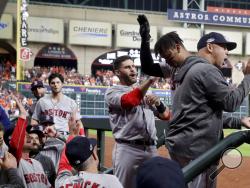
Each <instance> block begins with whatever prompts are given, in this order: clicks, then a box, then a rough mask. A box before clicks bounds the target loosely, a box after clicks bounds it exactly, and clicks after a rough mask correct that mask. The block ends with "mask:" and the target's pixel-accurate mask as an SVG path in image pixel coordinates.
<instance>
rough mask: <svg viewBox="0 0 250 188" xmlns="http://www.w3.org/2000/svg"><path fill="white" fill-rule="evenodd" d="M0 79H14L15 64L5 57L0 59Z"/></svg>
mask: <svg viewBox="0 0 250 188" xmlns="http://www.w3.org/2000/svg"><path fill="white" fill-rule="evenodd" d="M0 72H1V74H0V79H3V80H12V81H15V80H16V64H15V63H12V62H11V61H10V60H8V59H6V58H1V59H0Z"/></svg>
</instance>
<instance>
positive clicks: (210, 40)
mask: <svg viewBox="0 0 250 188" xmlns="http://www.w3.org/2000/svg"><path fill="white" fill-rule="evenodd" d="M214 40H215V39H214V38H210V39H207V43H210V42H213V41H214Z"/></svg>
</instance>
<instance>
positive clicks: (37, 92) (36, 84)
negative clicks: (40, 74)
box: [29, 80, 45, 116]
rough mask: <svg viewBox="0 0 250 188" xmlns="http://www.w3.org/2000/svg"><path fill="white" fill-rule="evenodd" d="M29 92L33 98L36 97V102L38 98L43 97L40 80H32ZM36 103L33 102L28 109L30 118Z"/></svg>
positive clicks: (43, 90)
mask: <svg viewBox="0 0 250 188" xmlns="http://www.w3.org/2000/svg"><path fill="white" fill-rule="evenodd" d="M31 91H32V93H33V95H34V97H36V100H37V101H38V100H39V99H40V98H42V97H43V96H44V95H45V88H44V86H43V82H42V81H41V80H34V81H33V82H32V84H31ZM37 101H36V102H34V103H33V104H32V106H31V107H30V109H29V114H30V115H31V116H32V114H33V113H34V110H35V107H36V103H37Z"/></svg>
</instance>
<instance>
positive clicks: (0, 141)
mask: <svg viewBox="0 0 250 188" xmlns="http://www.w3.org/2000/svg"><path fill="white" fill-rule="evenodd" d="M6 151H8V147H7V146H6V145H5V143H4V126H3V125H2V123H1V122H0V158H1V157H3V155H4V153H5V152H6Z"/></svg>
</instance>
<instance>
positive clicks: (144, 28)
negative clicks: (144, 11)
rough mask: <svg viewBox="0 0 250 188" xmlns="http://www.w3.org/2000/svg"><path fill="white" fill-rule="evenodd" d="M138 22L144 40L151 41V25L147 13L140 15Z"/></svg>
mask: <svg viewBox="0 0 250 188" xmlns="http://www.w3.org/2000/svg"><path fill="white" fill-rule="evenodd" d="M137 21H138V23H139V24H140V35H141V39H142V40H143V41H146V42H149V40H150V38H151V36H150V34H149V33H150V26H149V23H148V19H147V17H146V16H145V15H139V16H138V18H137Z"/></svg>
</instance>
